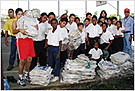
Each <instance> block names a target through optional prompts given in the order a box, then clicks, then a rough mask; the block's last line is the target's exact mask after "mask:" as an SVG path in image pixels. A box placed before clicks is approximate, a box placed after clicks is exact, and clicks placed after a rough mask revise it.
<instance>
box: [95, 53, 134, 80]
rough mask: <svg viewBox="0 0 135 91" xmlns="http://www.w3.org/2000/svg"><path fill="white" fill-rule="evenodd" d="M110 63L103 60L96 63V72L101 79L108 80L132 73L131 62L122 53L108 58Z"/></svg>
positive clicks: (126, 55) (127, 56)
mask: <svg viewBox="0 0 135 91" xmlns="http://www.w3.org/2000/svg"><path fill="white" fill-rule="evenodd" d="M110 58H111V62H109V61H104V60H103V59H102V60H101V61H100V62H99V63H98V66H99V67H100V70H98V71H97V73H98V74H99V76H100V77H101V78H105V79H108V78H110V77H114V76H120V75H128V74H132V73H133V70H132V69H133V60H131V59H130V56H129V55H128V54H126V53H124V52H117V53H115V54H112V55H111V56H110Z"/></svg>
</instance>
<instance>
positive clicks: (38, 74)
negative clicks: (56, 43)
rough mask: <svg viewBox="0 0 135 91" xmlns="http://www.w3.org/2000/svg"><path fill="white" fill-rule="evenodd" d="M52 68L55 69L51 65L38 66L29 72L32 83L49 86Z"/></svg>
mask: <svg viewBox="0 0 135 91" xmlns="http://www.w3.org/2000/svg"><path fill="white" fill-rule="evenodd" d="M52 70H53V69H52V68H51V67H49V66H36V67H35V68H34V69H33V70H32V71H30V73H29V76H30V78H31V84H38V85H43V86H47V85H48V84H49V83H50V79H51V77H52V75H51V72H52Z"/></svg>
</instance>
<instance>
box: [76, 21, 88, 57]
mask: <svg viewBox="0 0 135 91" xmlns="http://www.w3.org/2000/svg"><path fill="white" fill-rule="evenodd" d="M78 31H79V33H80V35H81V38H82V44H81V45H80V46H79V47H78V48H77V49H76V50H74V52H73V59H75V58H77V55H79V54H83V53H85V39H86V37H85V32H84V31H83V23H79V24H78Z"/></svg>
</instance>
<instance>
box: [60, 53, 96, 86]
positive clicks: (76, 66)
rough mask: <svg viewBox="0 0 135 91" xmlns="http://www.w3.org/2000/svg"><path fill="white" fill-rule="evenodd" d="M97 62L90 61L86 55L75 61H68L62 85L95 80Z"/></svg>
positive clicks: (62, 76) (62, 75)
mask: <svg viewBox="0 0 135 91" xmlns="http://www.w3.org/2000/svg"><path fill="white" fill-rule="evenodd" d="M96 67H97V66H96V61H89V58H88V57H87V56H85V55H84V54H80V55H78V58H76V59H75V60H70V59H67V61H66V63H65V66H64V70H63V72H62V73H61V80H60V82H61V83H70V84H73V83H78V82H79V81H81V80H86V79H94V78H95V75H96V73H95V68H96Z"/></svg>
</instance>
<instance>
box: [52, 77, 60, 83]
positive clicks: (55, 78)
mask: <svg viewBox="0 0 135 91" xmlns="http://www.w3.org/2000/svg"><path fill="white" fill-rule="evenodd" d="M58 80H59V77H54V78H53V79H52V80H51V82H56V81H58Z"/></svg>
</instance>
